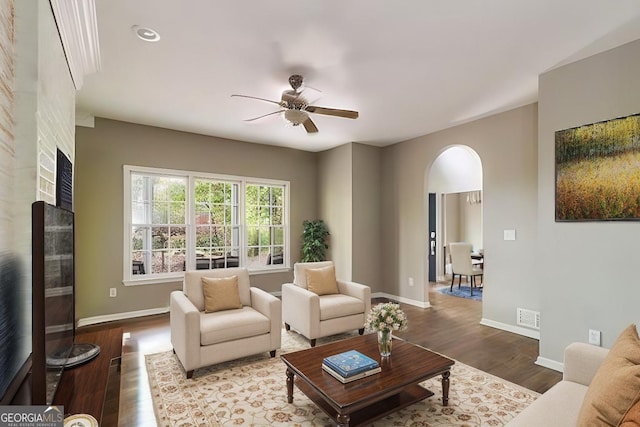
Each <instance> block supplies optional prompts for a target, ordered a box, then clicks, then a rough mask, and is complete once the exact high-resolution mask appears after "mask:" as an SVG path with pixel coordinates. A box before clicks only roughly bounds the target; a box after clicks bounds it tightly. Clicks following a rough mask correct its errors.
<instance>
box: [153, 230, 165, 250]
mask: <svg viewBox="0 0 640 427" xmlns="http://www.w3.org/2000/svg"><path fill="white" fill-rule="evenodd" d="M151 242H152V245H151V248H152V249H165V248H167V247H168V242H169V227H152V228H151Z"/></svg>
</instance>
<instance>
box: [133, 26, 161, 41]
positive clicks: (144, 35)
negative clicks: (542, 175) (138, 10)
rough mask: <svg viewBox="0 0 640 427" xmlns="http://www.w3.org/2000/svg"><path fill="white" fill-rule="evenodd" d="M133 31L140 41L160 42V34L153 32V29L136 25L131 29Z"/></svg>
mask: <svg viewBox="0 0 640 427" xmlns="http://www.w3.org/2000/svg"><path fill="white" fill-rule="evenodd" d="M131 29H132V30H133V32H134V33H135V34H136V36H138V38H139V39H140V40H143V41H145V42H157V41H158V40H160V34H158V33H157V32H156V31H155V30H152V29H151V28H147V27H141V26H140V25H134V26H133V27H131Z"/></svg>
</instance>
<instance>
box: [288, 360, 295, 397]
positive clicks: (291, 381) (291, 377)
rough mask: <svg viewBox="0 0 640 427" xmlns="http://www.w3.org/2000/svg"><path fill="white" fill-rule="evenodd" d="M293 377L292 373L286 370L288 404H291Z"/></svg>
mask: <svg viewBox="0 0 640 427" xmlns="http://www.w3.org/2000/svg"><path fill="white" fill-rule="evenodd" d="M293 376H294V373H293V371H292V370H291V369H289V368H287V402H289V403H293Z"/></svg>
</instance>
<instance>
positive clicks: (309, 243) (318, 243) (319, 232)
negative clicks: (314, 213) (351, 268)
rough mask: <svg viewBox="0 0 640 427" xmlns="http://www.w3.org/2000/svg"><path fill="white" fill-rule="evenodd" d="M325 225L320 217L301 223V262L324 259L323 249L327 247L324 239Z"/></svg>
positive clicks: (325, 237)
mask: <svg viewBox="0 0 640 427" xmlns="http://www.w3.org/2000/svg"><path fill="white" fill-rule="evenodd" d="M328 235H329V229H328V228H327V225H326V224H325V223H324V221H322V220H321V219H318V220H315V221H309V220H305V221H304V222H303V223H302V262H317V261H324V260H325V258H324V251H325V250H326V249H328V248H329V245H327V242H326V239H327V236H328Z"/></svg>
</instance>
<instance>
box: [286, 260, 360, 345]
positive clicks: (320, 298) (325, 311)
mask: <svg viewBox="0 0 640 427" xmlns="http://www.w3.org/2000/svg"><path fill="white" fill-rule="evenodd" d="M331 266H333V262H332V261H321V262H298V263H296V264H295V265H294V266H293V282H294V283H285V284H283V285H282V321H283V322H284V325H285V329H286V330H290V329H291V328H293V329H295V330H296V331H298V332H299V333H300V334H302V335H304V336H305V337H306V338H308V339H309V341H310V344H311V347H314V346H315V345H316V339H317V338H322V337H327V336H330V335H336V334H340V333H342V332H348V331H352V330H355V329H357V330H358V332H359V333H360V335H362V334H363V333H364V322H365V320H366V316H367V313H369V310H370V309H371V288H370V287H369V286H366V285H363V284H360V283H355V282H349V281H344V280H339V279H336V282H337V285H338V293H336V294H331V295H318V294H316V293H313V292H311V291H310V290H308V289H307V279H306V275H305V271H306V270H307V269H318V268H324V267H331Z"/></svg>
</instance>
